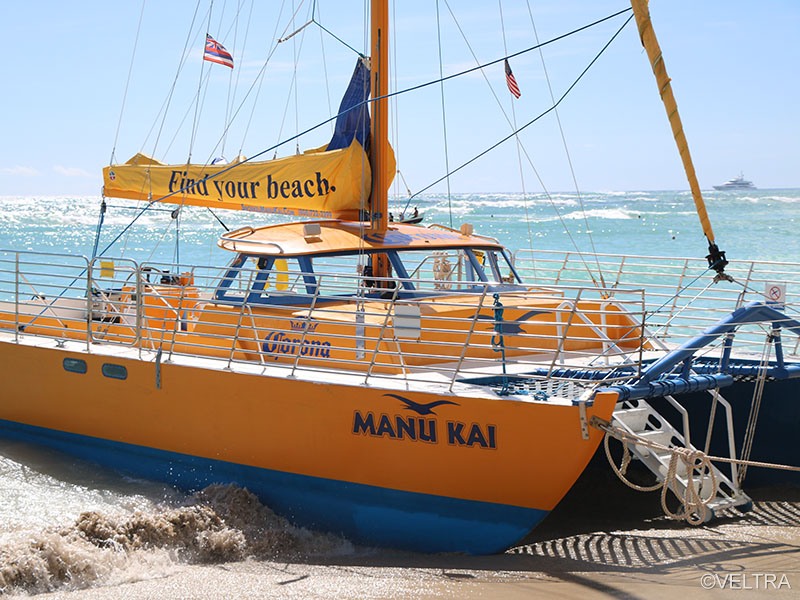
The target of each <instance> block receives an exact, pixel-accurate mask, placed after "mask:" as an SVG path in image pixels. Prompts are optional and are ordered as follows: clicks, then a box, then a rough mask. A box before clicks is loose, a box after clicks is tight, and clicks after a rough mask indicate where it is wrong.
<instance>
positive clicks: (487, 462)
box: [0, 0, 713, 553]
mask: <svg viewBox="0 0 800 600" xmlns="http://www.w3.org/2000/svg"><path fill="white" fill-rule="evenodd" d="M387 14H388V8H387V0H377V1H375V2H373V7H372V42H371V48H370V54H371V56H370V57H369V59H368V60H367V59H366V58H362V59H359V62H358V65H357V67H356V70H355V72H354V75H353V79H352V81H351V86H350V90H349V91H348V94H346V100H345V101H344V102H343V105H342V108H341V109H340V114H339V118H338V121H337V127H336V133H335V134H334V139H333V140H332V141H331V143H330V144H328V145H327V146H326V147H324V148H320V149H316V150H313V151H310V152H306V153H305V154H301V155H298V156H295V157H289V158H284V159H277V160H271V161H263V162H252V161H245V160H242V161H240V162H237V163H233V164H228V165H166V164H162V163H160V162H158V161H155V160H153V159H151V158H149V157H147V156H144V155H142V154H138V155H136V156H134V157H133V158H132V159H131V160H129V161H127V162H126V163H124V164H112V165H110V166H108V167H107V168H106V169H105V170H104V183H105V188H104V193H105V195H106V196H110V197H121V198H131V199H138V200H145V201H149V202H158V203H163V202H172V203H176V204H179V205H183V204H194V205H200V206H212V207H222V208H233V209H240V210H251V211H254V212H283V213H287V214H295V215H298V216H301V217H308V216H311V217H318V216H321V215H324V216H325V217H326V218H317V219H314V220H307V221H299V222H292V223H287V224H281V225H270V226H262V227H243V228H240V229H237V230H235V231H231V232H227V233H225V234H224V235H223V236H222V237H221V238H220V240H219V246H220V247H221V248H222V249H224V250H227V251H229V252H230V253H231V254H232V257H231V260H230V262H229V263H228V266H227V267H224V268H221V269H214V268H211V267H209V268H205V267H199V266H197V267H189V268H187V267H185V266H181V265H172V266H164V265H163V264H159V265H155V264H149V263H137V262H135V261H132V260H126V259H119V258H118V259H113V260H112V259H110V258H106V257H93V258H83V257H65V256H59V257H52V256H48V255H44V254H39V253H32V252H12V253H7V254H6V255H5V256H6V259H5V268H4V275H3V282H4V290H5V292H6V293H7V294H8V296H7V298H6V299H5V300H4V301H3V302H2V303H1V304H0V370H1V372H2V378H3V382H4V383H3V400H2V402H0V430H2V433H3V435H6V436H16V437H19V438H23V439H26V440H34V441H37V442H40V443H45V444H49V445H51V446H53V447H56V448H59V449H63V450H65V451H69V452H72V453H76V454H78V455H80V456H83V457H86V458H89V459H91V460H95V461H99V462H103V463H107V464H110V465H111V466H114V467H117V468H120V469H124V470H126V471H130V472H135V473H138V474H141V475H145V476H148V477H153V478H158V479H163V480H166V481H169V482H170V483H173V484H176V485H179V486H181V487H184V488H198V487H201V486H205V485H207V484H211V483H228V482H232V483H236V484H239V485H242V486H246V487H247V488H249V489H250V490H252V491H253V492H255V493H257V494H258V495H259V496H260V497H261V498H262V499H263V500H264V501H265V502H266V503H267V504H268V505H269V506H270V507H272V508H273V509H275V510H276V511H277V512H279V513H281V514H283V515H286V516H287V517H289V518H290V519H291V520H292V521H294V522H295V523H298V524H301V525H306V526H311V527H317V528H322V529H326V530H329V531H333V532H337V533H342V534H344V535H346V536H349V537H351V538H352V539H354V540H356V541H359V542H365V543H368V544H376V545H386V546H394V547H401V548H408V549H413V550H421V551H428V552H435V551H463V552H471V553H490V552H497V551H501V550H503V549H506V548H508V547H509V546H510V545H512V544H513V543H515V542H517V541H518V540H520V539H521V538H523V537H524V536H525V535H526V534H527V533H528V532H529V531H530V530H531V528H532V527H534V526H535V525H536V524H537V523H538V522H539V521H541V520H542V519H543V518H544V517H545V516H546V515H547V514H548V512H549V511H550V510H552V509H553V507H554V506H555V505H556V504H557V503H558V502H559V501H560V500H561V498H562V497H563V496H564V494H565V493H566V492H567V491H568V490H569V489H570V487H571V486H572V485H573V483H574V482H575V480H576V479H577V478H578V476H579V475H580V474H581V472H582V471H583V470H584V468H585V467H586V465H587V463H588V461H589V460H590V458H591V457H592V455H593V454H594V452H595V450H596V449H597V447H598V444H599V442H600V440H601V439H602V432H601V431H600V430H599V429H596V428H593V427H590V422H591V421H592V420H593V419H599V420H600V421H601V422H608V421H609V420H611V418H612V413H613V412H614V409H615V405H616V403H617V401H618V399H619V397H620V394H621V393H626V394H628V395H631V394H632V393H633V394H634V395H635V394H636V393H638V392H637V390H639V388H637V387H636V386H628V387H624V386H622V387H614V385H613V384H614V383H615V381H623V380H624V381H630V379H631V377H632V376H633V375H636V374H640V373H641V369H642V362H641V358H642V355H643V353H645V352H648V351H650V350H652V349H653V346H652V344H650V343H649V342H647V341H646V340H645V337H644V336H645V329H644V328H643V327H642V325H641V323H642V311H643V303H642V295H641V290H630V291H629V292H625V291H623V290H620V289H617V290H609V289H604V288H602V287H594V286H593V287H557V286H531V285H525V283H524V282H523V281H522V279H521V277H520V276H519V273H518V271H517V270H516V268H515V265H514V264H513V261H512V260H511V255H510V253H509V252H508V251H507V250H506V249H505V248H504V247H503V246H502V245H501V244H500V243H498V242H497V241H496V240H494V239H490V238H486V237H482V236H480V235H476V234H475V233H474V232H473V231H472V228H471V227H470V226H469V225H464V226H462V227H461V229H459V230H454V229H451V228H448V227H441V226H432V227H427V228H423V227H418V226H415V225H408V224H402V223H391V222H389V219H388V210H387V189H388V187H389V185H390V181H391V177H392V175H393V173H394V157H393V155H392V150H391V148H390V147H389V144H388V141H387V140H388V136H387V121H388V105H387V92H388V79H389V78H388V56H389V50H388V43H389V35H388V31H389V30H388V27H387ZM370 90H372V100H371V101H370V102H367V95H366V94H368V93H369V91H370ZM367 106H369V110H367ZM370 113H371V114H370ZM368 123H369V125H368ZM710 240H711V241H712V242H713V238H710ZM9 274H10V275H9ZM33 282H36V284H35V285H34V283H33ZM32 290H33V291H32ZM620 365H623V366H624V369H620ZM570 370H572V371H574V372H578V371H580V372H581V373H583V374H584V375H586V373H590V374H591V376H588V377H586V376H584V377H583V378H578V379H576V378H571V377H569V375H568V373H569V372H570ZM686 381H687V382H688V381H689V379H686ZM698 381H699V380H692V381H691V382H690V383H687V385H689V386H691V389H693V390H697V389H701V384H700V383H698ZM676 385H679V384H676ZM709 385H710V384H709ZM675 389H676V388H675V387H674V386H673V387H672V388H670V390H675ZM638 397H642V395H641V394H640V395H639V396H638Z"/></svg>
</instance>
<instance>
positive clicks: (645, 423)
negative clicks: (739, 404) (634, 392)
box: [611, 396, 753, 522]
mask: <svg viewBox="0 0 800 600" xmlns="http://www.w3.org/2000/svg"><path fill="white" fill-rule="evenodd" d="M665 399H666V400H667V401H668V402H669V403H670V404H671V405H672V406H674V407H675V408H676V409H677V410H678V411H679V412H680V413H681V414H682V416H683V430H684V431H685V432H688V431H689V421H688V419H689V415H688V412H687V411H686V409H685V408H684V407H683V406H681V405H680V404H679V403H678V402H676V401H675V399H674V398H672V397H671V396H665ZM611 423H612V425H613V426H615V427H619V428H621V429H623V430H625V431H627V432H628V433H630V434H633V435H635V436H637V437H639V438H640V439H642V440H647V441H650V442H653V443H655V444H658V445H660V446H665V447H668V448H686V449H689V450H695V447H694V446H692V445H691V443H690V441H689V440H688V439H687V438H688V435H687V436H686V437H684V435H683V434H682V433H681V432H680V431H679V430H678V429H677V428H676V427H674V426H673V425H672V424H671V423H670V422H669V421H668V420H667V419H666V418H665V417H664V416H662V415H661V414H659V413H658V412H657V411H656V410H655V409H654V408H653V407H652V406H651V405H650V404H649V403H647V402H646V401H645V400H642V399H638V400H626V401H624V402H620V403H618V404H617V406H616V408H615V409H614V414H613V417H612V421H611ZM629 449H630V452H631V454H632V455H633V456H634V457H635V458H637V459H638V460H639V461H640V462H641V463H642V464H644V465H645V466H646V467H647V468H648V469H649V470H650V471H651V472H652V473H653V474H654V475H655V476H656V478H657V479H658V481H659V482H664V480H665V479H667V473H668V471H669V464H670V460H671V458H672V454H673V453H672V452H671V451H669V450H662V449H658V448H651V447H650V446H647V445H644V444H636V443H633V444H629ZM710 468H711V469H712V470H713V472H714V478H715V479H716V483H717V490H716V494H715V495H714V497H713V498H711V497H710V495H711V494H712V493H713V488H714V483H713V480H712V477H711V475H710V474H709V473H708V471H705V472H704V474H703V475H702V476H701V475H700V473H698V472H697V471H694V472H693V473H691V474H690V476H692V477H693V479H692V483H693V485H694V489H695V490H697V492H698V494H699V496H700V498H701V499H702V500H703V502H704V503H706V508H707V509H708V510H707V511H706V514H705V521H706V522H708V521H710V520H711V519H713V518H714V517H715V516H718V515H719V514H720V513H721V512H722V511H724V510H727V509H731V508H736V509H737V510H739V511H740V512H748V511H749V510H750V509H751V508H752V506H753V501H752V500H751V499H750V497H749V496H747V494H745V493H744V492H743V491H742V489H741V487H740V486H739V484H738V483H734V481H732V479H731V478H730V477H728V476H727V475H725V474H724V473H723V472H722V471H720V470H719V469H718V468H717V467H716V466H715V465H711V466H710ZM686 471H687V468H686V465H685V463H684V462H683V461H679V462H678V464H677V468H676V472H675V477H673V478H670V479H669V480H668V481H667V484H668V485H669V488H670V490H671V491H672V492H673V493H674V494H675V496H677V498H678V499H679V500H682V499H684V498H685V497H686V493H687V489H688V485H689V481H688V479H687V472H686ZM734 478H735V477H734Z"/></svg>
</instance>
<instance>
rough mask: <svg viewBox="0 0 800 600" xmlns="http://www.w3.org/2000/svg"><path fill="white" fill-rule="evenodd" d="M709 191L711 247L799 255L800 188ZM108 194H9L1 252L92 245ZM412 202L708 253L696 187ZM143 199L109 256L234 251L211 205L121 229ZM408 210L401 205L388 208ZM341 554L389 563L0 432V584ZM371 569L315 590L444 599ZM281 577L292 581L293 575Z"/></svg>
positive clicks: (25, 587)
mask: <svg viewBox="0 0 800 600" xmlns="http://www.w3.org/2000/svg"><path fill="white" fill-rule="evenodd" d="M706 197H707V203H708V210H709V214H710V217H711V220H712V224H713V226H714V230H715V234H716V239H717V242H718V244H719V246H720V247H721V248H722V249H723V250H725V251H727V253H728V257H729V258H730V259H733V260H736V259H747V260H751V259H759V260H776V261H790V262H800V244H798V243H797V235H798V234H797V232H798V226H800V190H757V191H747V192H709V193H707V195H706ZM99 205H100V200H99V198H69V197H65V198H42V197H0V210H2V212H3V215H4V218H3V222H2V225H0V249H12V250H28V251H35V252H46V253H63V252H71V253H76V254H83V255H90V254H91V252H92V248H93V245H94V243H95V231H96V228H97V222H98V214H99ZM414 206H417V207H418V208H419V210H420V212H422V213H423V214H424V215H425V223H431V222H439V223H442V224H444V225H452V226H454V227H456V228H458V227H459V226H460V225H461V223H464V222H469V223H472V224H473V225H474V226H475V230H476V232H478V233H481V234H485V235H489V236H492V237H496V238H498V239H500V240H502V241H504V242H505V243H506V244H507V245H508V246H509V247H510V248H511V249H512V250H520V249H527V248H536V249H553V250H574V249H579V250H584V251H589V250H592V249H594V250H596V251H597V252H607V253H630V254H638V255H657V256H681V257H702V256H704V255H705V253H706V244H705V240H704V238H703V235H702V233H701V230H700V226H699V224H698V219H697V216H696V214H695V212H694V207H693V202H692V199H691V196H690V195H689V194H688V192H606V193H586V194H582V195H580V196H579V195H577V194H574V193H563V194H552V195H549V196H548V195H543V194H532V195H527V196H524V195H521V194H513V195H507V194H459V195H455V196H452V197H450V198H447V197H444V196H438V195H429V196H425V197H420V198H415V199H414V200H413V201H412V204H411V205H410V206H409V209H410V210H413V208H414ZM140 208H141V205H139V206H137V205H135V204H127V203H123V202H117V201H110V208H109V210H108V213H107V214H106V216H105V223H104V226H103V230H102V235H101V237H100V241H99V247H100V249H104V248H105V247H106V246H107V245H109V244H110V243H111V242H112V241H113V242H114V243H113V245H111V248H110V249H109V251H108V253H107V254H109V255H111V256H115V257H127V258H132V259H136V260H140V261H146V260H161V261H164V262H179V263H182V264H191V263H197V264H203V265H221V264H224V263H225V262H227V260H228V258H229V254H228V253H227V252H225V251H223V250H220V249H219V248H217V247H216V245H215V240H216V238H217V237H218V235H219V234H220V232H221V231H222V227H221V225H220V224H219V222H218V220H217V218H216V217H215V216H213V215H212V214H211V213H210V212H209V211H207V210H205V209H196V208H195V209H186V210H184V211H183V213H182V214H181V216H180V218H179V219H178V221H177V222H176V220H175V219H173V217H172V215H171V212H170V211H169V210H159V211H156V210H153V211H148V212H147V213H144V214H143V215H141V216H140V217H139V218H138V220H137V221H136V222H135V224H134V225H133V226H132V227H131V228H130V229H127V230H126V225H127V224H128V223H129V222H130V220H131V218H132V217H135V216H136V215H137V214H138V212H139V209H140ZM402 208H403V207H402V204H401V202H400V201H397V202H395V203H394V205H393V212H394V213H395V214H399V213H400V212H401V210H402ZM218 217H219V218H220V219H222V220H223V221H225V224H226V225H227V226H228V227H229V228H230V229H233V228H236V227H240V226H243V225H251V224H252V225H257V224H262V223H272V222H279V221H281V220H283V218H281V217H277V216H265V215H251V214H246V213H236V214H219V215H218ZM176 239H178V242H179V243H178V249H177V250H176V248H175V246H176V244H175V241H176ZM154 249H155V250H154ZM343 556H344V557H349V558H350V559H351V560H350V561H349V562H351V563H352V562H353V561H352V558H353V557H362V558H363V557H369V560H372V561H377V562H379V563H380V562H381V560H382V559H381V557H382V556H384V554H383V553H382V551H380V550H375V549H365V548H358V547H355V546H353V545H352V544H350V543H349V542H348V541H347V540H343V539H340V538H337V537H335V536H329V535H324V534H320V533H314V532H309V531H305V530H299V529H296V528H294V527H292V526H291V525H289V524H288V523H286V522H285V521H284V520H282V519H280V518H278V517H276V516H275V515H274V514H273V513H272V512H271V511H270V509H269V507H265V506H263V505H261V504H260V503H259V502H258V501H257V500H256V499H255V498H254V497H253V496H252V495H250V494H249V493H248V492H246V491H245V490H241V489H238V488H235V487H229V486H226V487H213V488H210V489H207V490H204V491H202V492H200V493H198V494H195V495H185V494H182V493H179V492H177V491H175V490H173V489H171V488H169V487H167V486H163V485H161V484H158V483H153V482H148V481H142V480H133V479H128V478H125V477H122V476H120V475H119V474H117V473H114V472H111V471H107V470H104V469H100V468H98V467H97V466H96V465H92V464H89V463H85V462H80V461H75V460H73V459H71V458H69V457H65V456H62V455H59V454H58V453H55V452H52V451H49V450H45V449H41V448H36V447H32V446H29V445H25V444H22V443H18V442H12V441H8V440H3V439H0V594H3V593H7V594H21V595H32V594H39V593H44V592H53V593H55V594H57V595H58V594H70V595H71V594H73V593H78V594H81V593H83V594H88V595H86V597H108V598H116V597H122V596H123V595H124V594H123V593H122V591H123V590H124V589H125V586H126V585H129V584H133V583H137V582H138V583H142V582H148V581H154V582H158V581H160V580H174V579H175V578H178V579H179V578H180V576H182V575H185V574H186V573H195V571H189V569H193V568H199V567H198V566H204V567H208V566H209V565H213V566H214V569H210V568H206V570H203V571H202V583H198V584H197V585H196V586H195V587H191V586H190V587H188V588H186V589H185V590H183V591H180V590H179V591H177V592H175V591H174V590H173V592H174V594H173V592H167V591H164V592H163V594H158V595H160V596H162V597H173V596H175V597H236V595H237V594H234V593H233V591H232V589H231V588H230V584H229V583H228V577H229V573H230V572H231V569H233V566H232V565H238V566H237V567H236V569H234V570H235V571H236V572H238V573H241V572H242V569H245V570H247V569H252V570H253V571H254V572H258V573H262V574H264V573H268V572H271V570H273V571H274V570H276V569H278V568H279V567H278V566H279V565H288V564H291V563H292V562H293V561H297V560H303V561H307V562H308V561H311V562H312V563H314V564H322V565H326V564H338V563H340V562H341V558H342V557H343ZM360 560H361V558H359V559H358V560H357V561H355V562H358V561H360ZM404 560H406V559H404ZM242 561H245V562H244V563H243V562H242ZM248 561H249V562H248ZM344 562H345V563H347V562H348V561H344ZM242 564H247V565H249V566H248V567H242V566H241V565H242ZM226 565H227V567H226ZM237 569H238V570H237ZM384 575H385V576H386V577H388V578H389V579H391V577H390V575H386V573H384ZM370 577H371V579H367V580H365V581H368V582H371V583H369V584H367V583H365V581H361V582H359V583H358V584H357V586H358V587H357V588H353V587H352V586H351V587H348V586H349V585H350V584H348V583H347V582H346V581H345V582H344V583H342V582H341V581H339V580H336V581H338V583H336V582H334V583H332V584H331V585H332V587H330V588H326V591H325V593H324V594H322V593H321V592H319V590H317V591H316V592H314V594H312V595H311V596H310V597H343V598H345V597H376V598H378V597H381V598H382V597H398V598H405V597H428V596H434V595H437V592H436V590H435V589H429V588H428V587H426V586H425V585H424V584H423V583H420V582H419V581H415V580H414V579H413V578H408V577H406V579H404V580H403V581H404V582H405V583H403V584H402V585H399V587H398V586H397V585H396V586H394V587H386V585H385V583H386V582H385V581H384V580H383V579H381V577H379V576H376V575H374V574H373V575H371V576H370ZM282 578H283V579H281V581H287V582H288V581H296V580H295V579H292V573H291V571H290V570H288V571H286V572H285V573H284V574H282ZM279 584H280V582H279V583H277V584H276V585H279ZM216 588H218V589H217V591H218V592H219V594H215V593H214V591H215V589H216ZM153 589H157V587H156V588H153ZM76 590H83V592H76ZM275 590H277V591H275ZM275 590H273V591H275V594H274V595H271V594H272V592H270V593H269V594H268V593H267V592H266V591H265V590H260V591H259V590H245V591H244V592H243V594H244V595H252V596H257V595H262V596H263V597H288V596H290V591H289V588H285V589H284V588H280V587H276V588H275ZM256 592H258V593H256ZM92 593H94V595H91V594H92ZM154 593H155V592H154ZM237 593H238V592H237ZM240 595H241V594H240ZM296 597H307V596H305V595H304V594H302V593H301V594H300V595H298V596H296Z"/></svg>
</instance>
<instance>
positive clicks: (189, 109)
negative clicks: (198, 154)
mask: <svg viewBox="0 0 800 600" xmlns="http://www.w3.org/2000/svg"><path fill="white" fill-rule="evenodd" d="M210 79H211V69H208V70H207V71H206V74H205V81H203V82H202V86H203V87H204V89H205V90H206V93H207V92H208V82H209V80H210ZM203 98H205V95H204V96H203ZM194 107H195V100H194V98H192V99H191V100H190V101H189V104H188V105H187V106H186V110H185V111H184V113H183V118H182V119H181V121H180V123H178V126H177V127H176V128H175V133H173V134H172V138H171V139H170V141H169V143H168V144H167V148H166V150H164V154H169V152H170V150H172V146H173V145H174V144H175V142H176V141H177V140H178V136H179V135H180V131H181V129H182V128H183V125H184V123H186V119H188V118H189V114H190V113H191V112H192V109H193V108H194ZM218 147H219V143H217V145H216V146H214V150H216V149H217V148H218Z"/></svg>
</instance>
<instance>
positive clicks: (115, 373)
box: [102, 363, 128, 379]
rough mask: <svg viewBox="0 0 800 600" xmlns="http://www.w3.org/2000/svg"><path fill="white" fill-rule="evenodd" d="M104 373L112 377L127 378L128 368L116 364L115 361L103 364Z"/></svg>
mask: <svg viewBox="0 0 800 600" xmlns="http://www.w3.org/2000/svg"><path fill="white" fill-rule="evenodd" d="M102 371H103V375H105V376H106V377H109V378H111V379H127V378H128V369H126V368H125V367H123V366H122V365H115V364H113V363H105V364H103V369H102Z"/></svg>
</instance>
